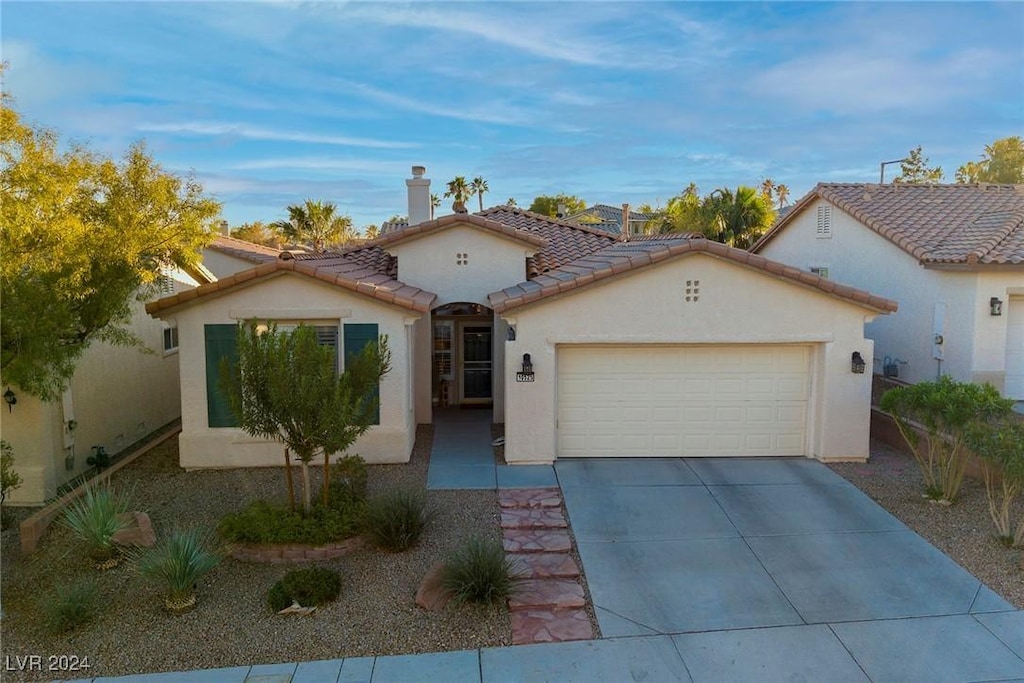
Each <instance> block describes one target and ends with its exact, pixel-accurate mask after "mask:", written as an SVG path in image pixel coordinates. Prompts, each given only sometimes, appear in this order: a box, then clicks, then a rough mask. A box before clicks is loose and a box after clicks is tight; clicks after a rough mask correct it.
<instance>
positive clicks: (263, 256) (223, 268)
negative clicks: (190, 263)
mask: <svg viewBox="0 0 1024 683" xmlns="http://www.w3.org/2000/svg"><path fill="white" fill-rule="evenodd" d="M280 253H281V250H280V249H274V248H273V247H265V246H263V245H261V244H253V243H252V242H246V241H245V240H239V239H235V238H234V237H229V236H227V235H217V237H215V238H214V239H213V242H211V243H210V244H209V245H208V246H207V247H205V248H204V249H203V265H204V266H205V267H206V268H207V269H208V270H209V271H210V272H211V273H213V275H214V276H215V277H216V278H222V277H227V276H228V275H234V274H235V273H237V272H238V271H240V270H247V269H249V268H252V266H253V264H254V263H266V262H267V261H273V260H274V259H276V258H277V256H278V254H280Z"/></svg>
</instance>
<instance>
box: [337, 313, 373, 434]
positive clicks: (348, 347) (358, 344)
mask: <svg viewBox="0 0 1024 683" xmlns="http://www.w3.org/2000/svg"><path fill="white" fill-rule="evenodd" d="M379 336H380V333H379V332H378V331H377V324H376V323H345V338H344V345H345V360H346V362H347V361H348V359H349V357H350V356H352V355H354V354H358V353H359V352H360V351H362V350H363V348H364V347H365V346H366V345H367V344H371V343H374V342H376V341H377V339H378V338H379ZM367 398H373V399H376V400H377V401H378V404H377V411H376V413H375V414H374V417H373V420H371V421H370V424H375V425H379V424H380V403H379V400H380V386H379V385H378V386H377V388H375V389H374V390H373V393H372V394H371V395H370V396H368V397H367Z"/></svg>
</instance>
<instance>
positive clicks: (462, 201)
mask: <svg viewBox="0 0 1024 683" xmlns="http://www.w3.org/2000/svg"><path fill="white" fill-rule="evenodd" d="M444 196H445V197H451V198H452V199H453V200H454V201H453V202H452V211H454V212H455V213H466V202H468V201H469V198H470V197H472V196H473V188H472V187H471V186H470V184H469V183H467V182H466V178H465V177H464V176H455V177H454V178H452V179H451V180H449V181H448V191H447V192H445V193H444Z"/></svg>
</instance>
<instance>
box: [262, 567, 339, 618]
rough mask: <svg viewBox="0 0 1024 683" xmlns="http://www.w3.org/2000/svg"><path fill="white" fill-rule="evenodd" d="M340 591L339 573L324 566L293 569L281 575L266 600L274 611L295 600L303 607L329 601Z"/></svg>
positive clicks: (289, 604) (288, 605)
mask: <svg viewBox="0 0 1024 683" xmlns="http://www.w3.org/2000/svg"><path fill="white" fill-rule="evenodd" d="M339 593H341V574H339V573H338V572H336V571H334V570H332V569H327V568H325V567H303V568H302V569H293V570H292V571H290V572H288V573H287V574H285V575H284V576H283V577H281V580H280V581H278V582H277V583H275V584H274V585H273V586H272V587H271V589H270V592H269V593H268V594H267V602H268V603H269V604H270V608H271V609H272V610H274V611H275V612H279V611H281V610H283V609H284V608H285V607H290V606H291V604H292V603H294V602H297V603H299V604H300V605H302V606H303V607H314V606H320V605H323V604H325V603H328V602H331V601H332V600H335V599H336V598H337V597H338V594H339Z"/></svg>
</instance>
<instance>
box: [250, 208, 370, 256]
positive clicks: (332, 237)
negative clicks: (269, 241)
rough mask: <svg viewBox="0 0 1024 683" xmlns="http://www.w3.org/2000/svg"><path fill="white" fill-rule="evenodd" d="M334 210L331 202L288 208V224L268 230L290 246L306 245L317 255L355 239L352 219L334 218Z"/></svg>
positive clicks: (282, 222)
mask: <svg viewBox="0 0 1024 683" xmlns="http://www.w3.org/2000/svg"><path fill="white" fill-rule="evenodd" d="M337 210H338V207H337V206H335V205H334V204H333V203H331V202H321V201H316V202H314V201H313V200H312V199H307V200H306V201H305V203H304V204H293V205H291V206H289V207H288V220H286V221H276V222H274V223H271V225H270V227H272V228H274V229H275V230H277V231H278V232H280V233H281V235H282V236H283V237H284V238H285V239H287V240H289V241H291V242H293V243H296V244H302V243H309V244H310V245H312V247H313V251H314V252H316V253H317V254H320V253H323V251H324V249H325V248H326V246H327V245H328V244H344V243H345V242H348V241H349V240H351V239H353V238H354V237H355V232H354V231H353V229H352V219H351V218H350V217H349V216H337V215H335V212H336V211H337Z"/></svg>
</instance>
